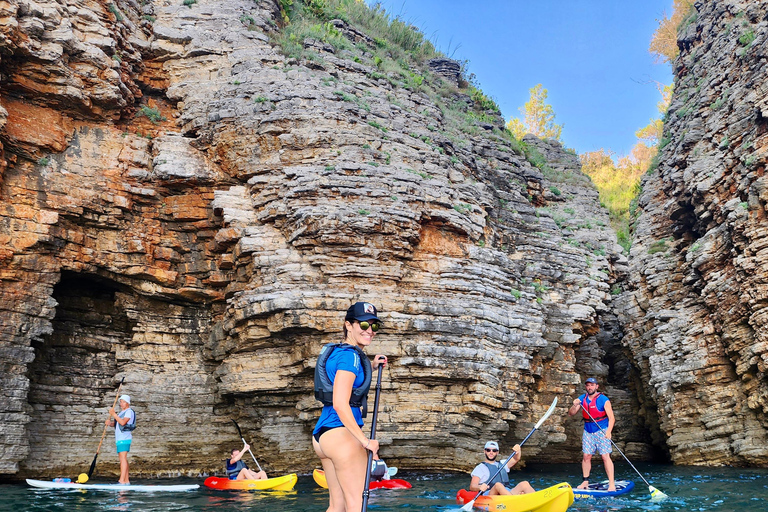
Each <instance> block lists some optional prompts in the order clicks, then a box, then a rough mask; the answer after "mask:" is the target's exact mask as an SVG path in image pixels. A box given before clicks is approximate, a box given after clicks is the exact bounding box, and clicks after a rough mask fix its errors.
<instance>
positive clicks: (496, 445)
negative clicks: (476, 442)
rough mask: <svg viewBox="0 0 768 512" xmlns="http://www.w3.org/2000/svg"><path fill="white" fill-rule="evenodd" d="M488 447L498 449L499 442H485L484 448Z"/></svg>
mask: <svg viewBox="0 0 768 512" xmlns="http://www.w3.org/2000/svg"><path fill="white" fill-rule="evenodd" d="M488 448H493V449H495V450H498V449H499V443H497V442H496V441H488V442H487V443H485V449H486V450H487V449H488Z"/></svg>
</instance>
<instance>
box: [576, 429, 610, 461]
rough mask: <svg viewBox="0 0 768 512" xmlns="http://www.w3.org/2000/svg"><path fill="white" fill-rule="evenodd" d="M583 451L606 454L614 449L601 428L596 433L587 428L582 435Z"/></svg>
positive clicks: (589, 453)
mask: <svg viewBox="0 0 768 512" xmlns="http://www.w3.org/2000/svg"><path fill="white" fill-rule="evenodd" d="M581 451H582V452H584V453H586V454H588V455H592V454H593V453H599V454H600V455H605V454H606V453H611V452H612V451H613V449H612V448H611V442H610V441H609V440H608V439H607V438H606V437H605V435H604V434H603V432H602V431H601V430H598V431H597V432H594V433H590V432H587V431H586V430H585V431H584V433H583V434H582V435H581Z"/></svg>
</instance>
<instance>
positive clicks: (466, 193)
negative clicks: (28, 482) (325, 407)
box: [0, 0, 650, 475]
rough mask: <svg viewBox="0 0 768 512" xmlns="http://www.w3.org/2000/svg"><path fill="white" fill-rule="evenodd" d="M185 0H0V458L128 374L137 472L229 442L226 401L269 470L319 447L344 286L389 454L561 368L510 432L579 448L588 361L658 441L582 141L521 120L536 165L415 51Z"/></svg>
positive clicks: (554, 457) (540, 453)
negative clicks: (371, 321) (366, 322)
mask: <svg viewBox="0 0 768 512" xmlns="http://www.w3.org/2000/svg"><path fill="white" fill-rule="evenodd" d="M187 4H188V5H183V4H181V3H179V4H178V5H171V4H169V3H162V4H161V3H144V4H143V5H141V6H139V5H138V4H136V3H134V2H128V1H126V2H115V3H113V4H108V5H106V6H105V5H103V4H100V3H95V2H94V3H91V2H83V3H74V2H71V1H70V0H58V1H57V2H55V3H54V4H53V5H51V6H49V7H46V8H44V9H43V8H39V7H37V4H34V3H33V2H27V1H25V0H13V1H11V2H5V3H4V4H3V3H0V5H2V9H4V11H3V12H5V13H6V14H7V16H6V17H5V18H3V19H4V20H5V21H4V24H3V25H1V26H0V27H2V34H3V39H0V55H2V59H3V60H2V61H0V66H2V73H0V76H2V80H3V82H2V87H0V91H2V92H0V105H2V106H3V108H4V109H5V110H7V112H8V116H7V118H8V120H7V122H5V124H4V125H3V124H2V121H0V130H1V131H0V143H2V144H3V148H4V149H5V152H6V160H8V162H9V166H8V167H7V169H5V171H4V173H3V180H2V188H0V197H2V201H0V217H1V218H2V222H0V241H2V244H0V246H1V247H2V253H0V259H2V262H3V265H2V267H1V268H2V270H0V294H2V300H0V325H2V326H3V327H2V333H3V334H2V339H0V368H1V369H2V372H0V397H1V398H0V401H1V402H2V406H3V407H2V410H3V411H4V413H3V418H4V421H3V424H2V426H1V427H0V429H1V430H0V433H1V434H0V449H1V450H2V451H3V453H4V457H3V458H2V463H1V464H2V465H0V472H2V473H5V474H17V475H31V474H37V475H39V474H46V475H49V474H63V473H72V474H76V473H78V472H81V471H83V470H84V469H85V468H86V467H87V466H88V464H89V462H90V460H91V459H92V456H93V452H94V449H95V447H96V446H97V445H98V439H99V436H100V435H101V432H102V425H103V419H104V417H105V410H106V408H107V407H108V406H110V405H111V404H112V401H113V400H114V392H115V387H116V386H117V383H118V382H119V381H120V380H121V379H122V378H123V377H125V384H124V388H123V391H124V392H128V393H129V394H131V395H132V396H133V398H134V402H135V408H136V410H137V412H138V424H139V428H138V429H137V431H136V442H135V443H134V444H135V446H134V447H132V451H131V457H132V472H134V471H135V472H136V473H137V474H145V475H147V474H160V475H166V474H175V473H176V472H178V471H182V472H185V473H190V474H198V473H200V472H212V471H216V470H219V469H220V466H221V459H222V458H223V457H224V456H225V454H226V453H227V451H228V450H229V449H230V448H231V447H232V445H233V444H236V443H237V442H238V439H237V437H236V436H235V433H234V432H233V430H232V426H231V422H230V419H232V418H235V419H237V421H238V423H239V424H240V426H241V427H243V430H244V433H247V437H248V438H249V440H250V441H251V444H252V446H254V447H255V448H257V449H256V452H257V454H258V456H259V459H260V461H261V463H262V465H263V466H264V467H265V469H267V470H269V471H282V470H286V469H291V470H299V471H306V470H309V469H310V468H311V467H312V466H314V465H315V463H316V461H315V458H314V455H313V454H312V449H311V444H310V442H309V435H310V431H311V428H312V426H313V424H314V421H315V418H316V417H317V416H318V414H319V404H318V402H316V401H315V400H314V399H313V397H312V393H311V386H312V384H311V381H312V375H313V365H314V361H315V358H316V355H317V354H318V352H319V350H320V347H321V346H322V345H323V344H324V343H327V342H330V341H335V340H338V338H339V336H340V329H341V319H342V316H343V311H344V310H345V309H346V308H347V307H348V305H349V304H350V303H351V302H353V301H355V300H359V299H365V300H370V301H372V302H374V303H375V304H377V306H379V307H380V310H381V312H382V315H383V319H384V325H385V328H384V330H383V331H382V332H381V333H380V334H379V335H378V336H377V337H376V342H375V347H374V349H373V350H375V351H376V352H381V353H385V354H388V356H389V358H390V362H391V365H390V366H389V368H388V370H386V374H385V376H384V379H383V381H384V384H383V392H382V393H383V396H382V404H381V412H380V420H379V421H380V423H379V433H380V434H379V435H380V438H381V442H382V446H383V449H382V454H383V455H385V456H386V457H387V458H388V460H390V461H392V462H393V463H396V464H398V465H400V466H401V467H409V468H419V467H426V466H428V467H430V468H444V469H449V468H450V469H458V468H461V469H466V468H468V467H471V466H472V465H474V464H475V463H476V459H477V456H478V449H479V446H480V444H481V443H480V441H479V440H482V439H486V438H497V439H500V440H501V441H502V443H504V444H505V445H506V446H510V445H512V444H514V442H516V441H519V440H520V439H521V438H522V437H523V436H524V435H525V434H526V433H527V432H528V431H529V430H530V428H531V427H532V425H533V424H534V423H535V422H536V421H537V419H538V418H539V417H540V416H541V414H542V413H543V411H544V410H546V408H547V407H548V406H549V404H550V402H551V401H552V399H553V398H554V397H555V396H557V397H559V398H560V400H561V402H560V404H561V405H560V406H559V408H558V413H557V414H556V415H555V416H553V417H552V419H550V420H549V421H548V422H547V424H546V425H545V426H543V427H542V433H541V434H539V435H537V436H536V437H534V438H532V439H531V440H530V441H529V443H528V445H527V447H526V454H527V455H526V458H527V459H528V460H534V461H535V460H540V461H558V460H569V461H573V460H578V453H579V429H580V422H578V421H576V420H572V419H571V420H567V419H566V418H565V417H564V411H565V409H566V408H567V406H568V402H569V401H570V399H571V398H573V397H574V396H576V394H577V393H578V392H580V387H581V386H580V382H581V379H582V376H581V374H582V373H590V374H598V375H600V376H601V377H603V378H604V379H605V380H606V381H607V382H608V385H609V388H608V391H609V393H611V394H613V396H614V397H615V401H616V409H617V415H618V416H619V418H620V420H621V421H623V422H624V424H625V425H626V426H627V429H626V430H625V431H624V433H621V434H619V433H617V438H618V440H619V441H620V442H621V443H622V444H623V445H625V447H629V448H631V449H633V450H634V451H633V452H632V453H636V454H638V455H640V454H642V455H643V456H646V457H647V456H648V453H649V450H650V449H649V445H648V444H647V443H646V441H647V430H643V428H642V427H641V426H640V425H638V424H635V423H634V422H632V421H631V420H630V418H633V417H635V416H636V415H635V413H634V411H633V408H634V407H635V406H634V405H633V403H632V399H631V398H630V393H629V392H627V391H626V389H627V387H628V385H629V383H630V378H629V377H628V375H630V374H631V372H629V371H627V368H629V364H628V362H627V360H626V359H625V358H624V357H623V356H622V354H621V350H619V349H617V347H618V344H619V342H618V339H619V337H620V333H619V330H618V328H617V327H616V320H615V317H614V315H613V314H612V313H611V311H610V309H611V307H610V304H611V301H612V299H613V297H614V296H615V290H616V286H617V285H618V283H619V282H621V281H622V280H623V279H624V278H625V277H624V276H625V273H626V261H625V259H624V258H623V257H622V256H621V255H620V248H619V247H618V245H617V244H616V242H615V238H614V237H613V235H612V233H611V232H610V229H609V228H608V226H607V224H608V219H607V214H606V212H605V211H604V210H603V209H602V208H600V206H599V202H598V199H597V193H596V191H595V190H594V188H593V187H592V186H591V184H590V183H589V180H588V179H587V178H586V177H585V176H583V175H582V174H581V173H580V172H579V170H578V159H577V158H576V157H575V155H574V154H572V153H569V152H567V151H565V150H564V149H563V148H562V147H560V146H559V144H557V143H553V142H546V141H538V140H537V139H530V138H529V139H527V140H526V143H527V144H528V145H529V146H530V147H534V148H538V152H540V153H542V154H543V155H544V159H543V161H539V162H537V163H538V165H539V167H534V166H533V165H531V164H530V162H529V159H527V158H526V157H525V155H524V154H523V151H522V149H521V148H520V147H517V146H516V145H515V144H514V143H513V141H511V139H510V138H509V137H508V135H507V134H506V133H504V132H503V131H502V129H501V128H502V127H503V120H502V119H501V118H500V117H499V116H498V114H496V113H494V112H493V111H487V112H485V111H482V109H481V108H479V106H478V104H477V103H475V101H473V100H472V99H471V98H470V97H469V96H467V95H466V94H464V91H463V90H461V89H457V88H455V87H452V86H451V85H450V84H447V83H446V82H445V81H444V80H443V79H441V78H439V77H438V76H435V75H433V74H430V73H429V72H428V71H426V70H421V71H419V69H420V68H417V65H416V63H414V64H413V66H414V67H413V68H412V69H413V71H411V72H410V73H411V74H408V73H403V74H401V75H396V74H394V73H389V74H383V73H380V72H378V71H377V64H376V62H375V59H374V58H373V55H372V53H371V52H370V51H368V50H364V49H361V48H360V47H357V46H356V47H354V48H352V49H338V48H336V47H335V46H333V45H331V44H329V43H327V42H324V41H322V40H320V39H318V38H311V37H307V38H306V39H304V40H303V41H302V45H301V47H302V49H301V50H300V51H299V55H296V56H291V57H285V56H284V55H283V52H282V51H281V50H280V48H279V47H278V46H276V43H275V41H276V39H277V36H278V35H279V33H278V31H277V29H276V28H275V27H277V26H278V25H279V24H281V23H282V21H283V18H282V15H281V12H280V7H279V5H278V3H277V2H274V1H262V2H259V3H254V2H251V1H250V0H248V1H245V0H243V1H237V0H227V1H215V2H214V1H205V0H200V1H198V2H188V3H187ZM8 20H10V21H8ZM49 25H50V26H51V27H53V26H54V25H55V26H56V27H63V28H61V29H59V31H56V30H47V29H45V27H48V26H49ZM331 26H333V27H336V28H335V30H339V32H340V33H342V34H344V35H345V37H347V38H348V39H350V40H355V41H356V42H357V43H358V44H359V45H365V44H368V43H366V41H367V40H366V39H365V38H364V37H362V36H358V35H357V34H362V31H361V30H360V29H359V28H353V27H352V26H351V24H349V23H347V22H341V21H339V22H334V23H332V24H331ZM36 27H37V28H36ZM39 27H43V29H42V30H41V29H39ZM326 29H328V30H330V29H329V28H328V27H326ZM70 34H74V35H73V36H71V35H70ZM8 55H12V56H13V57H12V58H11V57H7V56H8ZM105 57H106V58H105ZM115 57H117V58H115ZM417 73H423V74H417ZM51 77H56V79H55V80H54V79H52V78H51ZM2 119H3V117H0V120H2ZM523 149H524V148H523ZM528 151H529V152H530V149H528ZM9 155H10V156H9ZM612 290H613V291H614V293H612ZM611 347H613V348H611ZM607 352H610V354H611V355H610V356H609V355H607ZM54 438H55V442H54ZM630 441H632V442H636V444H635V445H626V444H625V443H627V442H630ZM107 445H108V444H107ZM425 451H429V453H430V454H431V456H430V458H429V460H426V459H424V458H423V457H421V456H420V455H414V454H421V453H424V452H425ZM107 452H109V450H106V449H102V456H100V459H99V468H100V469H99V471H104V472H107V471H111V472H114V471H115V470H116V459H115V458H114V457H110V456H108V455H106V453H107Z"/></svg>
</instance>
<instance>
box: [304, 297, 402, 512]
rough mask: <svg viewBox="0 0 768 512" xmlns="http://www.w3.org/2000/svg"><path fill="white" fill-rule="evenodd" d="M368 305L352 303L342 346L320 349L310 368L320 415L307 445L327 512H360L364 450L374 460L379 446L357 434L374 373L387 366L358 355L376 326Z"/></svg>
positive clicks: (380, 360)
mask: <svg viewBox="0 0 768 512" xmlns="http://www.w3.org/2000/svg"><path fill="white" fill-rule="evenodd" d="M376 314H377V313H376V308H375V307H374V305H373V304H371V303H369V302H356V303H355V304H353V305H352V306H350V307H349V309H348V310H347V314H346V316H345V318H344V327H343V330H342V332H343V336H344V341H343V342H342V343H334V344H328V345H325V346H324V347H323V349H322V351H321V352H320V355H319V356H318V358H317V365H316V367H315V397H316V398H317V399H318V400H320V401H321V402H322V403H323V411H322V413H321V414H320V418H319V419H318V421H317V425H316V426H315V429H314V431H313V432H312V446H313V447H314V448H315V453H317V456H318V457H320V462H321V463H322V464H323V470H324V471H325V478H326V481H327V483H328V491H329V504H328V512H344V511H347V512H357V511H359V510H361V509H362V503H363V488H364V487H365V473H366V466H367V464H368V452H367V451H366V450H368V451H371V452H373V456H374V458H377V456H378V451H379V442H378V441H377V440H375V439H369V438H368V437H367V436H366V435H365V434H364V433H363V431H362V430H361V427H362V426H363V417H364V416H365V412H364V411H367V400H366V398H367V396H368V390H369V389H370V387H371V376H372V375H373V368H377V367H378V366H379V365H383V364H386V362H387V358H386V357H385V356H383V355H377V356H376V357H375V358H374V361H373V368H372V367H371V362H370V361H369V359H368V357H367V356H366V354H365V352H363V350H362V349H363V348H364V347H367V346H368V345H370V344H371V342H372V341H373V337H374V336H375V335H376V332H377V331H378V330H379V326H380V325H381V321H380V320H379V318H378V316H376Z"/></svg>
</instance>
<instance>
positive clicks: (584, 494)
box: [573, 480, 635, 500]
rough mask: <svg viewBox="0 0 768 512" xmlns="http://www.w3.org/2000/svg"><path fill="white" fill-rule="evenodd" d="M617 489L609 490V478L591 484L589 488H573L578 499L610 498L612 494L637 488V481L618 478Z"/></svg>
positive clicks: (615, 494)
mask: <svg viewBox="0 0 768 512" xmlns="http://www.w3.org/2000/svg"><path fill="white" fill-rule="evenodd" d="M615 483H616V490H615V491H610V492H609V491H608V480H605V481H603V482H599V483H595V484H589V488H588V489H577V488H575V487H574V488H573V497H574V498H576V499H577V500H578V499H585V498H610V497H612V496H621V495H622V494H626V493H628V492H629V491H631V490H632V489H634V488H635V482H633V481H631V480H616V482H615Z"/></svg>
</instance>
